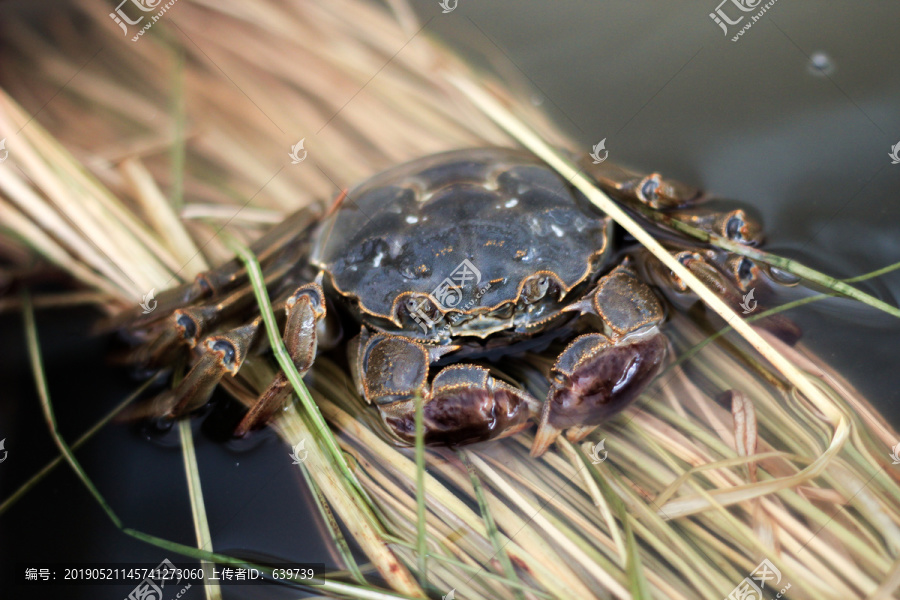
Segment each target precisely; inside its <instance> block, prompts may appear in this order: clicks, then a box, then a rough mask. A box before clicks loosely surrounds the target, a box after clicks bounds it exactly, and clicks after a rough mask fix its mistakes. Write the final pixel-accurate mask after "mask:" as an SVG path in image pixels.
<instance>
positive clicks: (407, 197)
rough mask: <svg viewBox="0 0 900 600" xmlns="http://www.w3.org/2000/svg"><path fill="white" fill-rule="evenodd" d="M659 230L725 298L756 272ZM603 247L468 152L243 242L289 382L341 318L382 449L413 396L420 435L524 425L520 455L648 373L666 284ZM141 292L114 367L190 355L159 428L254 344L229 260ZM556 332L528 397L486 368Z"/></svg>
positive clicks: (264, 406) (400, 173)
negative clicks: (545, 376) (125, 350)
mask: <svg viewBox="0 0 900 600" xmlns="http://www.w3.org/2000/svg"><path fill="white" fill-rule="evenodd" d="M584 168H585V170H586V171H587V172H588V173H589V174H590V175H591V176H593V178H594V179H595V180H596V182H597V183H598V185H600V187H601V188H602V189H604V190H605V191H606V192H607V193H608V194H610V195H611V196H612V197H613V198H615V199H616V200H618V201H620V202H622V203H623V204H625V205H631V206H634V205H636V204H642V205H645V206H648V207H651V208H653V209H654V210H659V211H664V212H665V213H666V214H668V215H669V216H672V217H674V218H679V219H685V220H689V221H690V222H691V223H692V224H693V225H695V226H697V227H701V228H705V229H707V230H711V231H715V232H716V233H718V234H720V235H724V236H726V237H728V238H730V239H732V240H735V241H738V242H741V243H745V244H756V243H758V242H759V241H760V238H759V228H758V226H757V225H756V223H755V222H753V221H752V220H750V219H749V218H748V217H747V215H746V214H745V213H744V211H742V210H730V211H722V212H715V211H708V210H703V209H702V208H697V207H695V206H694V205H695V204H697V203H699V202H700V201H701V199H702V194H701V193H700V192H699V191H698V190H696V189H693V188H690V187H688V186H685V185H682V184H679V183H674V182H671V181H667V180H664V179H662V178H661V177H660V176H659V174H656V173H654V174H652V175H649V176H638V175H634V174H632V173H629V172H627V171H624V170H622V169H619V168H617V167H614V166H611V165H608V164H601V165H599V166H596V165H592V164H590V163H585V165H584ZM666 236H667V242H666V243H667V245H668V247H669V248H670V249H671V251H672V252H673V253H674V254H676V255H678V256H679V258H680V259H681V260H682V261H683V262H684V263H685V264H686V265H687V266H689V268H691V269H692V270H694V271H695V272H697V273H698V274H701V275H703V277H704V278H705V279H706V281H707V282H711V283H713V284H714V285H715V286H716V288H717V289H718V290H719V291H720V292H722V293H724V294H728V295H731V296H735V295H736V294H737V292H739V291H744V290H746V289H747V287H748V285H749V283H750V282H751V281H752V279H753V278H754V272H755V267H753V265H752V264H751V263H749V261H746V259H741V258H739V257H731V256H728V255H726V254H724V253H721V252H716V251H713V250H711V249H703V250H702V251H698V250H696V249H695V248H692V247H689V246H688V245H686V244H685V242H684V241H683V240H679V239H678V238H677V237H676V236H675V235H674V234H672V233H671V232H668V233H667V234H666ZM621 237H622V236H621V235H619V234H617V233H616V231H615V227H614V224H613V223H612V222H611V220H610V219H609V218H608V217H606V216H605V215H603V214H601V213H600V212H599V211H598V210H597V209H596V208H594V207H593V206H592V205H591V204H590V203H589V202H588V201H587V200H586V198H584V196H582V195H581V194H580V193H579V192H577V191H576V190H575V189H574V188H573V187H572V186H571V185H569V184H568V183H567V182H565V181H564V180H562V179H561V178H560V177H559V176H558V175H557V174H556V173H555V172H553V171H552V170H551V169H549V168H548V167H547V166H545V165H544V164H543V163H541V162H540V161H539V160H537V159H536V158H535V157H533V156H531V155H530V154H527V153H525V152H522V151H517V150H511V149H505V148H483V149H467V150H460V151H453V152H447V153H443V154H437V155H433V156H429V157H425V158H422V159H419V160H415V161H412V162H409V163H406V164H403V165H400V166H397V167H394V168H392V169H389V170H387V171H385V172H383V173H380V174H378V175H375V176H374V177H372V178H370V179H369V180H367V181H365V182H363V183H362V184H360V185H359V186H357V187H355V188H353V189H351V190H350V191H348V192H346V193H344V194H341V196H340V197H339V198H338V200H337V201H336V202H335V204H334V206H333V207H332V208H331V210H330V211H329V213H328V214H327V215H326V216H325V217H324V218H323V219H316V218H314V217H313V216H312V215H311V213H310V212H308V211H301V212H298V213H296V214H294V215H292V216H291V217H288V218H287V219H286V220H285V221H284V222H283V223H282V224H280V225H278V226H276V227H275V228H273V229H272V230H271V231H270V232H268V233H267V234H266V235H264V236H263V237H262V238H260V239H259V240H258V241H257V242H256V243H255V244H254V245H253V247H252V249H253V250H254V251H255V253H256V254H257V256H258V258H259V260H260V263H261V265H262V266H263V269H264V273H265V277H266V284H267V287H268V291H269V294H270V296H271V297H272V298H273V299H274V305H275V306H276V309H277V313H278V314H280V315H282V318H283V322H282V323H281V325H282V326H283V332H284V343H285V346H286V348H287V350H288V352H289V354H290V356H291V358H292V360H293V362H294V364H295V366H296V367H297V369H298V371H299V372H300V374H301V375H302V374H304V373H306V371H307V370H309V369H310V367H311V366H312V365H313V362H314V360H315V357H316V353H317V349H318V348H325V347H327V348H332V347H334V346H336V345H337V344H338V343H339V342H341V340H342V339H344V338H346V337H347V336H345V335H344V332H343V329H346V327H345V326H344V327H342V325H341V323H345V324H346V323H347V322H348V321H349V322H352V323H354V325H352V327H353V328H354V329H357V328H358V333H356V335H355V336H354V337H353V338H352V339H350V340H349V342H347V354H348V357H349V365H350V371H351V374H352V376H353V380H354V381H355V383H356V386H357V389H358V391H359V393H360V394H361V395H362V397H363V398H365V399H366V401H368V402H370V403H374V404H375V405H376V406H377V408H378V410H379V411H380V413H381V416H382V418H383V420H384V422H385V423H386V424H387V426H388V427H389V428H390V430H392V431H393V432H394V434H396V436H397V437H398V438H400V440H403V441H405V442H410V441H411V440H413V439H414V435H415V426H414V408H415V404H414V403H415V401H416V398H418V397H421V398H423V399H424V416H425V421H424V423H425V431H424V434H425V441H426V443H428V444H445V445H460V444H467V443H472V442H477V441H483V440H488V439H493V438H500V437H504V436H508V435H511V434H514V433H517V432H519V431H521V430H523V429H525V428H527V427H528V426H529V423H530V421H532V420H535V421H537V423H538V429H537V433H536V435H535V440H534V443H533V446H532V454H534V455H536V456H537V455H540V454H542V453H543V452H544V451H546V449H547V448H548V447H549V446H550V445H551V444H552V443H553V442H554V441H555V440H556V438H557V437H558V436H559V435H560V434H561V433H562V432H563V431H564V430H566V434H567V437H568V438H569V439H570V440H572V441H577V440H580V439H582V438H583V437H585V436H586V435H588V434H589V433H590V432H591V431H592V430H593V429H594V428H595V427H596V426H598V425H599V424H601V423H603V422H604V421H605V420H607V419H609V418H610V417H611V416H613V415H614V414H615V413H617V412H618V411H620V410H621V409H622V408H624V407H625V406H627V405H628V404H629V403H630V402H631V401H632V400H634V399H635V398H636V397H637V395H639V394H640V392H641V391H642V390H643V389H644V388H645V387H646V386H647V385H648V384H649V383H650V382H651V381H652V380H653V379H654V377H656V375H657V374H658V373H659V371H660V370H661V368H662V367H663V366H664V364H665V362H666V357H667V353H668V342H667V340H666V337H665V335H664V333H663V332H662V330H661V326H662V324H663V321H664V309H663V304H662V303H661V302H660V299H659V298H658V297H657V295H656V294H655V293H654V291H653V289H651V287H650V286H649V285H648V283H647V282H645V281H644V279H646V278H654V277H655V278H656V280H657V283H660V281H664V284H665V285H670V286H678V284H679V283H680V282H678V281H677V280H673V279H671V274H670V273H669V276H670V278H669V279H668V280H666V279H665V274H663V275H660V273H661V271H660V268H659V267H660V265H659V263H658V262H657V263H655V264H654V263H653V259H652V257H651V258H648V257H647V256H646V255H642V258H639V260H635V255H633V254H625V255H623V254H622V252H621V248H616V245H617V244H616V243H614V242H615V241H617V240H618V239H619V238H621ZM648 264H649V265H650V266H649V267H648ZM639 272H640V273H643V274H644V277H643V278H642V277H641V276H640V275H639ZM158 301H159V306H158V308H157V310H155V311H154V312H153V313H151V314H149V315H144V316H140V317H136V318H133V319H132V320H131V321H130V322H128V324H127V325H126V326H125V327H124V328H123V330H124V331H125V332H126V333H127V334H128V339H129V340H130V342H131V343H132V344H133V348H132V350H131V352H130V355H129V357H128V361H129V362H131V363H132V364H136V365H140V366H142V367H147V368H163V367H165V366H167V365H171V364H173V363H174V362H175V361H177V360H179V359H181V360H183V359H185V358H186V359H187V360H188V362H189V364H190V367H191V368H190V371H189V372H188V373H187V375H186V376H185V377H184V378H183V379H182V380H181V381H180V382H179V383H178V385H177V386H175V387H174V388H173V389H171V390H170V391H168V392H166V393H164V394H163V396H162V397H161V398H160V405H161V406H162V409H161V411H162V412H163V413H164V414H166V415H167V416H169V417H180V416H182V415H185V414H187V413H189V412H191V411H193V410H196V409H197V408H199V407H201V406H203V405H204V404H206V403H207V402H208V400H209V397H210V395H211V394H212V392H213V390H214V389H215V387H216V386H217V385H218V384H219V382H220V381H221V379H222V378H223V377H224V376H225V375H226V374H228V375H230V376H234V375H236V374H237V373H238V371H239V369H240V368H241V365H242V363H243V362H244V360H245V359H246V357H247V356H248V355H250V354H252V353H263V352H265V351H266V350H267V341H266V336H265V335H263V334H262V333H261V325H262V319H261V317H260V316H259V314H258V311H257V309H256V304H255V301H254V297H253V294H252V290H251V288H250V286H249V283H248V279H247V276H246V272H245V271H244V269H243V268H242V266H241V264H240V263H238V262H237V261H231V262H228V263H226V264H224V265H222V266H221V267H219V268H217V269H214V270H212V271H210V272H208V273H204V274H202V275H200V276H198V277H197V279H196V280H195V281H194V282H193V283H190V284H186V285H184V286H182V287H180V288H176V289H173V290H168V291H167V292H164V293H163V294H161V296H160V298H159V299H158ZM338 314H341V315H343V316H344V317H345V318H343V319H340V318H338ZM348 316H349V317H350V318H349V319H348V318H346V317H348ZM351 333H354V332H351ZM558 339H564V340H565V339H568V340H569V343H568V345H567V346H566V347H565V349H564V350H563V351H562V352H561V354H559V355H558V357H557V358H556V362H555V365H554V366H553V368H552V370H551V372H550V391H549V394H548V396H547V398H546V399H544V401H541V400H539V399H537V398H535V397H534V396H532V395H531V394H529V393H528V392H527V391H525V390H523V389H520V388H519V387H517V386H514V385H512V384H510V383H507V382H506V381H502V380H501V379H499V378H498V377H495V375H496V373H493V374H492V370H491V368H490V365H491V364H492V361H497V360H498V359H500V358H502V357H503V356H504V355H510V354H514V353H520V352H524V351H541V350H544V349H546V348H547V347H548V346H549V345H550V343H551V342H552V341H554V340H558ZM472 361H477V363H476V362H472ZM290 393H291V388H290V385H289V383H288V380H287V378H286V377H285V375H284V374H283V373H279V374H278V375H277V376H276V377H275V379H274V381H272V382H271V383H270V384H269V385H268V387H267V388H266V389H265V391H263V393H262V394H261V395H260V396H259V398H258V400H257V401H256V402H255V403H254V404H253V406H252V407H251V408H250V410H249V411H248V413H247V414H246V416H245V417H244V418H243V420H242V421H241V422H240V424H239V425H238V426H237V428H236V431H235V433H236V434H237V435H243V434H245V433H246V432H248V431H249V430H251V429H253V428H256V427H259V426H262V425H264V424H265V423H266V422H267V421H268V420H269V419H271V417H272V416H273V415H274V414H275V412H276V411H277V410H278V409H279V408H280V407H281V406H283V403H284V402H285V401H286V400H287V399H288V397H289V395H290Z"/></svg>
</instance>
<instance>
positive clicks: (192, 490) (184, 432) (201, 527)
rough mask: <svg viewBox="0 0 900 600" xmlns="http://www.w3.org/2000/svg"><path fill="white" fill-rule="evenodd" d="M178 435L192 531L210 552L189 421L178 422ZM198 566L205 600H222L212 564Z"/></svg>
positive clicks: (209, 536) (210, 536) (202, 546)
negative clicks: (202, 581)
mask: <svg viewBox="0 0 900 600" xmlns="http://www.w3.org/2000/svg"><path fill="white" fill-rule="evenodd" d="M178 435H179V437H180V438H181V454H182V456H183V457H184V470H185V475H186V476H187V483H188V495H189V496H190V499H191V515H192V516H193V518H194V531H195V532H196V534H197V547H198V548H208V549H210V550H212V547H213V543H212V535H211V534H210V532H209V520H207V518H206V504H205V503H204V502H203V488H202V487H201V485H200V469H199V467H198V466H197V452H196V451H195V449H194V437H193V432H192V431H191V420H190V419H180V420H179V421H178ZM200 566H201V567H203V572H204V573H205V574H206V584H205V585H204V586H203V591H204V592H205V593H206V598H207V600H222V588H220V587H219V582H218V580H216V579H212V578H211V568H212V566H213V565H212V564H211V563H210V562H209V561H205V560H204V561H201V562H200Z"/></svg>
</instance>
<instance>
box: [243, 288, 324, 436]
mask: <svg viewBox="0 0 900 600" xmlns="http://www.w3.org/2000/svg"><path fill="white" fill-rule="evenodd" d="M284 308H285V313H286V315H287V321H286V323H285V326H284V337H283V339H284V345H285V348H286V349H287V352H288V354H289V355H290V357H291V360H292V361H293V362H294V366H295V367H297V371H298V372H299V373H300V376H301V377H303V375H305V374H306V372H307V371H308V370H309V369H310V367H312V364H313V361H314V360H315V358H316V350H317V347H318V332H317V328H318V324H319V322H320V321H322V320H323V319H324V318H325V314H326V307H325V293H324V292H323V291H322V287H321V286H320V285H319V284H318V283H309V284H306V285H303V286H301V287H299V288H297V290H296V291H295V292H294V293H293V294H291V296H290V297H289V298H288V299H287V300H286V301H285V305H284ZM290 393H291V387H290V385H289V382H288V379H287V377H286V376H285V374H284V373H282V372H279V373H278V375H276V376H275V379H274V380H273V381H272V383H270V384H269V385H268V387H267V388H266V389H265V390H264V391H263V393H262V394H260V396H259V398H258V399H257V400H256V402H255V403H254V404H253V406H251V407H250V410H249V411H248V412H247V414H246V415H245V416H244V418H243V419H242V420H241V422H240V423H239V424H238V426H237V428H236V429H235V432H234V433H235V435H237V436H243V435H245V434H246V433H247V432H249V431H250V430H251V429H255V428H256V427H259V426H262V425H264V424H265V423H266V422H267V421H268V420H269V419H270V418H271V417H272V415H274V414H275V412H276V411H277V410H278V409H279V408H280V407H281V406H282V405H283V403H284V401H285V400H286V399H287V398H288V397H289V396H290Z"/></svg>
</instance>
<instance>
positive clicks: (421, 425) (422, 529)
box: [415, 394, 428, 589]
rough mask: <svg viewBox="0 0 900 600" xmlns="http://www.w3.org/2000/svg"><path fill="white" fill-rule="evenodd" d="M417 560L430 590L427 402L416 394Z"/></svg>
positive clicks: (421, 581)
mask: <svg viewBox="0 0 900 600" xmlns="http://www.w3.org/2000/svg"><path fill="white" fill-rule="evenodd" d="M415 404H416V417H415V418H416V550H417V555H416V559H417V562H418V568H419V585H421V586H422V587H423V588H425V589H427V588H428V538H427V530H426V517H427V513H426V512H425V408H424V404H425V400H424V398H422V394H416V398H415Z"/></svg>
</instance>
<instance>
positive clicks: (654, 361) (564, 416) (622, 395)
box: [531, 267, 668, 456]
mask: <svg viewBox="0 0 900 600" xmlns="http://www.w3.org/2000/svg"><path fill="white" fill-rule="evenodd" d="M569 310H576V311H579V312H580V313H581V314H582V315H593V317H591V318H594V319H596V320H599V322H598V323H596V324H597V328H598V329H599V330H600V331H602V333H588V334H585V335H581V336H578V337H577V338H575V339H574V340H573V341H572V342H571V343H570V344H569V345H568V347H566V349H565V350H564V351H563V352H562V354H560V355H559V358H558V359H557V361H556V364H555V365H554V366H553V369H552V370H551V384H550V391H549V393H548V396H547V401H546V402H545V403H544V406H543V410H542V412H541V418H540V422H539V425H538V431H537V434H536V435H535V439H534V444H533V445H532V447H531V454H532V455H533V456H540V455H541V454H543V453H544V452H545V451H546V450H547V448H548V447H549V446H550V444H552V443H553V442H554V441H556V438H558V437H559V435H560V434H561V433H562V431H563V430H565V429H568V430H569V431H568V437H569V439H570V440H571V441H578V440H580V439H582V438H583V437H584V436H586V435H587V434H589V433H590V432H591V431H592V430H593V428H594V427H596V426H597V425H599V424H601V423H602V422H604V421H606V420H607V419H608V418H610V417H611V416H612V415H614V414H615V413H617V412H619V411H620V410H622V409H623V408H625V407H626V406H628V404H630V403H631V402H632V401H633V400H634V399H635V398H637V396H638V395H639V394H640V393H641V392H642V391H643V390H644V388H645V387H647V385H648V384H649V383H650V382H651V381H652V380H653V379H654V378H655V377H656V376H657V375H658V374H659V371H660V369H661V367H662V365H663V363H664V360H665V357H666V349H667V347H668V341H667V340H666V338H665V336H664V335H663V334H662V333H660V331H659V328H658V325H659V324H660V322H661V321H662V319H663V310H662V307H661V306H660V304H659V301H658V300H657V299H656V296H654V294H653V292H652V291H651V290H650V288H648V287H647V286H646V285H645V284H644V283H643V282H642V281H640V280H639V279H638V278H637V277H636V276H635V274H634V273H633V272H632V271H631V270H630V269H629V268H627V267H617V268H616V269H615V270H613V271H612V272H611V273H609V274H608V275H606V276H604V277H602V278H601V279H600V281H599V283H598V284H597V286H596V288H594V289H593V290H592V291H591V292H590V293H589V294H587V296H585V297H584V298H583V299H582V300H581V301H580V302H578V303H575V304H574V305H572V306H571V307H570V308H569Z"/></svg>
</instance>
